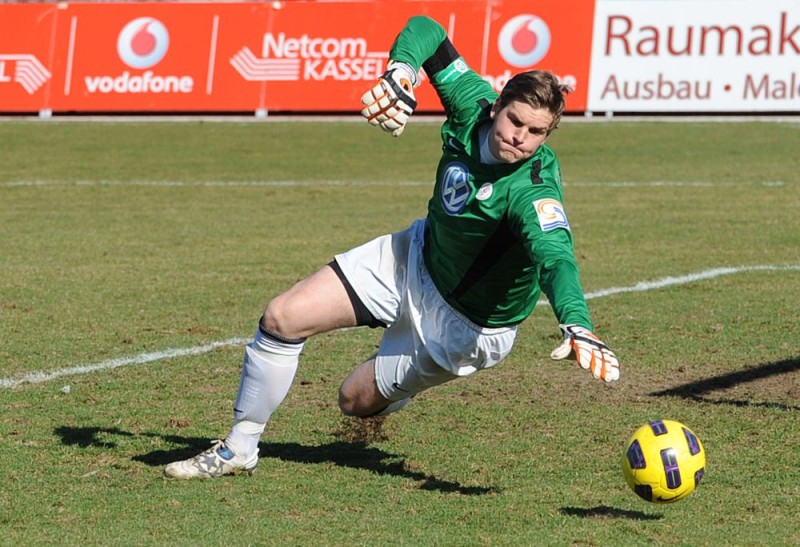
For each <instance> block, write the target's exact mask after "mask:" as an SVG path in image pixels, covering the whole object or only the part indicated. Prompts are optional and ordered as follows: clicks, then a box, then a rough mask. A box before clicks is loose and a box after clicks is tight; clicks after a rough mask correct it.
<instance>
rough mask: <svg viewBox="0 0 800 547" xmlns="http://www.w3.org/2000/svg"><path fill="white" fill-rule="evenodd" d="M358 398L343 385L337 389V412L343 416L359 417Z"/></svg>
mask: <svg viewBox="0 0 800 547" xmlns="http://www.w3.org/2000/svg"><path fill="white" fill-rule="evenodd" d="M358 407H359V405H358V397H357V396H356V395H355V393H353V391H352V390H349V389H348V388H347V386H346V385H345V384H342V385H341V386H340V387H339V410H341V411H342V414H344V415H345V416H359V415H360V414H359V413H358Z"/></svg>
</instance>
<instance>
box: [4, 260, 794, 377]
mask: <svg viewBox="0 0 800 547" xmlns="http://www.w3.org/2000/svg"><path fill="white" fill-rule="evenodd" d="M778 271H800V265H794V264H792V265H785V266H779V265H754V266H738V267H724V268H713V269H710V270H704V271H702V272H696V273H692V274H688V275H682V276H677V277H672V276H670V277H663V278H661V279H656V280H653V281H642V282H639V283H636V284H635V285H630V286H627V287H610V288H608V289H601V290H599V291H593V292H589V293H586V299H587V300H592V299H594V298H603V297H605V296H611V295H615V294H622V293H631V292H645V291H651V290H656V289H663V288H666V287H672V286H676V285H685V284H687V283H694V282H696V281H703V280H707V279H713V278H716V277H720V276H723V275H732V274H737V273H745V272H778ZM544 304H547V302H546V301H540V302H539V303H538V305H544ZM247 342H249V339H245V338H230V339H228V340H222V341H219V342H212V343H210V344H206V345H203V346H194V347H191V348H176V349H166V350H163V351H156V352H151V353H142V354H139V355H135V356H133V357H122V358H118V359H111V360H108V361H101V362H99V363H93V364H89V365H79V366H74V367H67V368H59V369H56V370H53V371H50V372H32V373H30V374H25V375H23V376H17V377H12V378H2V379H0V388H13V387H17V386H19V385H21V384H26V383H27V384H38V383H42V382H49V381H50V380H55V379H57V378H62V377H65V376H75V375H79V374H89V373H91V372H98V371H102V370H111V369H115V368H119V367H125V366H128V365H143V364H146V363H152V362H155V361H162V360H164V359H172V358H175V357H187V356H192V355H201V354H204V353H208V352H211V351H214V350H215V349H218V348H224V347H230V346H240V345H244V344H246V343H247Z"/></svg>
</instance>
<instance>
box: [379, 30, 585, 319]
mask: <svg viewBox="0 0 800 547" xmlns="http://www.w3.org/2000/svg"><path fill="white" fill-rule="evenodd" d="M390 58H391V59H392V60H394V61H401V62H404V63H407V64H409V65H411V67H412V68H414V70H417V71H418V70H419V69H420V68H423V69H424V70H425V72H426V74H427V75H428V78H429V79H430V81H431V83H432V84H433V86H434V88H435V90H436V92H437V94H438V96H439V99H440V100H441V102H442V105H443V106H444V109H445V114H446V121H445V122H444V124H443V125H442V129H441V137H442V157H441V159H440V161H439V165H438V168H437V171H436V186H435V188H434V191H433V196H432V197H431V199H430V201H429V203H428V215H427V232H426V237H425V248H424V253H423V256H424V260H425V265H426V267H427V269H428V271H429V273H430V275H431V278H432V279H433V281H434V284H435V285H436V287H437V288H438V289H439V291H440V292H441V294H442V295H443V296H444V298H445V300H446V301H447V302H448V303H449V304H450V305H451V306H452V307H453V308H455V309H456V310H458V311H459V312H461V313H462V314H463V315H465V316H466V317H467V318H469V319H470V320H471V321H473V322H474V323H476V324H478V325H481V326H485V327H501V326H508V325H515V324H518V323H520V322H522V321H523V320H524V319H525V318H527V317H528V316H529V315H530V314H531V312H532V311H533V309H534V306H535V305H536V302H537V301H538V299H539V297H540V295H541V292H542V291H544V293H545V294H546V296H547V298H548V300H549V301H550V305H551V307H552V309H553V312H554V313H555V315H556V318H557V319H558V321H559V322H560V323H574V324H578V325H581V326H583V327H586V328H589V329H591V328H592V324H591V319H590V317H589V310H588V306H587V305H586V300H585V297H584V295H583V290H582V288H581V285H580V280H579V272H578V266H577V264H576V261H575V254H574V249H573V241H572V233H571V231H570V227H569V222H568V220H567V216H566V212H565V210H564V207H563V191H562V186H561V172H560V167H559V163H558V159H557V158H556V155H555V153H554V152H553V150H552V149H551V148H550V147H549V146H547V145H544V144H543V145H542V146H540V147H539V149H538V150H537V151H536V153H535V154H534V155H533V156H532V157H530V158H528V159H527V160H524V161H521V162H518V163H513V164H508V163H501V164H485V163H481V161H480V160H481V155H480V142H479V133H480V129H481V128H482V126H484V124H491V123H492V120H491V118H490V116H489V111H490V107H491V105H492V103H493V102H494V100H495V99H496V98H497V97H498V94H497V93H496V92H495V91H494V90H493V89H492V87H491V86H490V85H489V84H488V83H487V82H486V81H484V80H483V78H481V77H480V76H479V75H478V74H477V73H476V72H474V71H473V70H471V69H470V68H469V67H468V65H467V63H466V62H465V61H464V59H463V58H462V57H461V56H460V55H459V54H458V52H457V51H456V50H455V48H454V47H453V45H452V43H451V42H450V40H449V39H448V38H447V36H446V33H445V31H444V29H443V28H442V26H441V25H440V24H439V23H437V22H435V21H434V20H432V19H430V18H428V17H423V16H419V17H412V18H411V19H410V20H409V21H408V23H407V24H406V26H405V27H404V29H403V30H402V31H401V32H400V34H399V35H398V36H397V38H396V40H395V42H394V44H393V46H392V49H391V52H390Z"/></svg>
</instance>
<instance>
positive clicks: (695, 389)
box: [650, 358, 800, 410]
mask: <svg viewBox="0 0 800 547" xmlns="http://www.w3.org/2000/svg"><path fill="white" fill-rule="evenodd" d="M797 370H800V359H798V358H794V359H784V360H783V361H777V362H775V363H767V364H764V365H759V366H757V367H754V368H748V369H745V370H737V371H735V372H729V373H728V374H722V375H720V376H714V377H712V378H707V379H705V380H698V381H696V382H690V383H688V384H683V385H680V386H677V387H673V388H670V389H664V390H661V391H655V392H653V393H651V394H650V395H651V396H653V397H683V398H684V399H693V400H695V401H700V402H704V403H714V404H720V405H733V406H742V407H745V406H747V407H764V408H775V409H780V410H800V406H797V405H787V404H782V403H771V402H751V401H738V400H728V399H722V398H712V397H709V396H708V393H710V392H713V391H719V390H723V389H730V388H732V387H735V386H738V385H741V384H746V383H748V382H755V381H757V380H763V379H765V378H769V377H771V376H776V375H779V374H789V373H791V372H795V371H797ZM765 395H768V394H765Z"/></svg>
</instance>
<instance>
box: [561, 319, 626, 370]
mask: <svg viewBox="0 0 800 547" xmlns="http://www.w3.org/2000/svg"><path fill="white" fill-rule="evenodd" d="M559 327H560V328H561V332H562V333H563V334H564V341H563V342H562V343H561V345H560V346H558V347H557V348H556V349H554V350H553V351H552V353H550V358H551V359H555V360H561V359H566V358H568V357H570V356H572V357H574V358H575V360H576V361H577V362H578V364H579V365H580V366H581V368H584V369H586V370H591V371H592V375H593V376H594V377H595V378H597V379H599V380H605V381H606V382H613V381H614V380H619V360H618V359H617V356H616V355H614V352H613V351H611V349H610V348H609V347H608V346H607V345H605V344H604V343H603V342H602V341H601V340H600V339H599V338H598V337H597V336H595V335H594V334H592V331H590V330H589V329H587V328H584V327H580V326H578V325H559Z"/></svg>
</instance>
